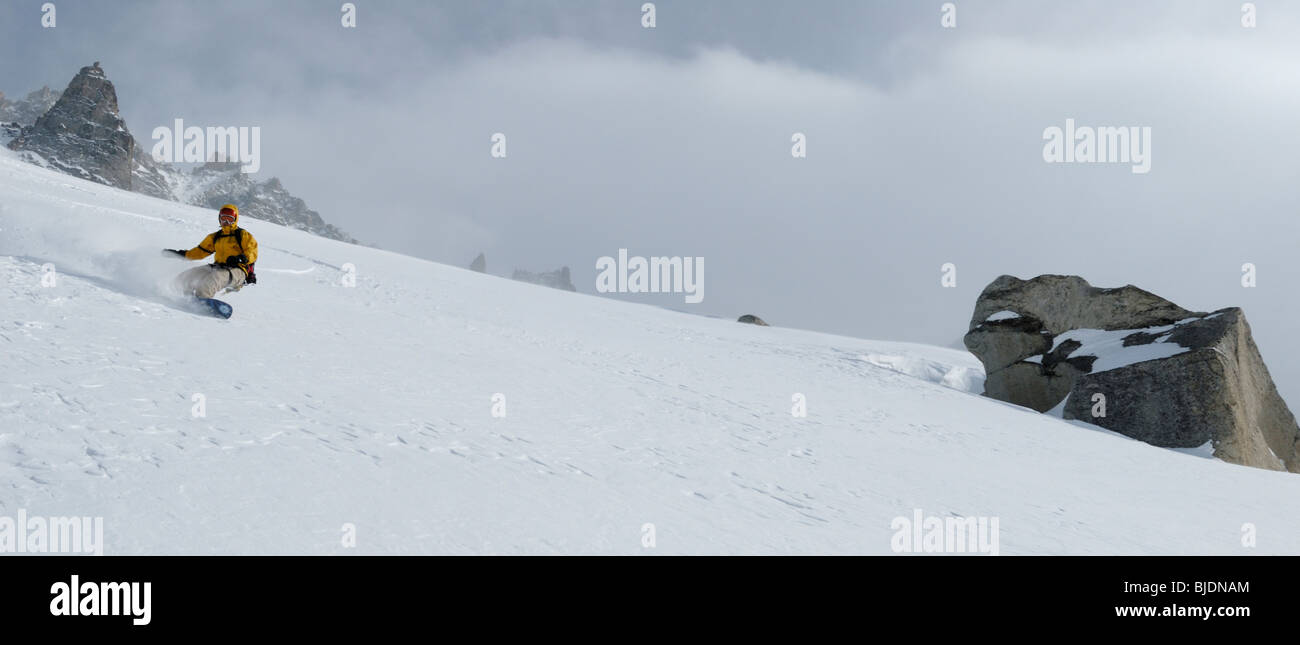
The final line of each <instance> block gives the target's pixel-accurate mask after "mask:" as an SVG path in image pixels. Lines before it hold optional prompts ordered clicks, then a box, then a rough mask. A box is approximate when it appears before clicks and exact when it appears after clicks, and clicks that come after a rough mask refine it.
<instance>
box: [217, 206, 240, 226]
mask: <svg viewBox="0 0 1300 645" xmlns="http://www.w3.org/2000/svg"><path fill="white" fill-rule="evenodd" d="M236 217H237V216H236V215H235V211H232V210H230V209H229V208H223V209H221V212H220V213H218V214H217V221H219V222H221V223H222V224H234V223H235V218H236Z"/></svg>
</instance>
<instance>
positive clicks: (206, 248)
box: [166, 233, 257, 260]
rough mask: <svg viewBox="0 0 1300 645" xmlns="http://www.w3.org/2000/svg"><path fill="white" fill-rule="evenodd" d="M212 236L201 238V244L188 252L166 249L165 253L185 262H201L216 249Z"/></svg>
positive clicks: (254, 248) (255, 250)
mask: <svg viewBox="0 0 1300 645" xmlns="http://www.w3.org/2000/svg"><path fill="white" fill-rule="evenodd" d="M212 235H213V234H211V233H209V234H208V236H207V237H205V238H203V241H202V242H199V245H198V246H196V247H194V248H192V249H190V250H188V251H182V250H180V249H167V250H166V252H168V253H175V254H176V255H179V256H181V257H183V258H185V259H186V260H202V259H203V258H206V257H208V256H209V255H212V252H213V250H214V249H216V245H215V244H214V243H213V241H212ZM253 252H254V253H257V247H253Z"/></svg>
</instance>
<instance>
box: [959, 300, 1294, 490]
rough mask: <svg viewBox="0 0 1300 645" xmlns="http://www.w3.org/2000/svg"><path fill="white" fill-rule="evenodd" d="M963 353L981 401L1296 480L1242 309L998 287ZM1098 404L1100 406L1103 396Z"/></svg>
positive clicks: (1280, 413) (980, 307)
mask: <svg viewBox="0 0 1300 645" xmlns="http://www.w3.org/2000/svg"><path fill="white" fill-rule="evenodd" d="M964 340H965V344H966V347H967V348H968V349H970V351H971V352H972V353H974V354H975V355H976V357H978V358H979V359H980V361H981V362H982V363H984V367H985V371H986V374H987V377H986V381H985V391H984V393H985V395H986V396H989V397H992V398H996V399H999V400H1002V401H1007V402H1010V403H1015V404H1018V405H1023V406H1026V407H1029V408H1032V409H1034V410H1038V411H1040V412H1044V411H1048V410H1053V409H1059V410H1060V413H1061V415H1062V416H1063V417H1064V418H1066V419H1077V420H1080V421H1085V422H1087V423H1091V424H1094V425H1098V426H1101V427H1103V428H1106V429H1109V430H1113V431H1116V432H1119V433H1121V434H1124V435H1127V436H1129V437H1133V438H1135V439H1139V440H1141V441H1145V442H1147V443H1150V444H1153V445H1156V446H1163V447H1172V448H1195V447H1201V446H1205V445H1207V444H1208V445H1209V446H1211V447H1212V448H1213V451H1214V455H1215V456H1216V457H1218V458H1220V459H1223V460H1225V461H1229V462H1232V463H1237V464H1242V465H1246V466H1254V467H1257V468H1268V469H1273V470H1288V471H1291V472H1300V443H1298V442H1300V426H1297V424H1296V420H1295V417H1294V415H1292V414H1291V411H1290V409H1289V408H1288V407H1287V405H1286V402H1285V401H1283V400H1282V397H1281V396H1280V395H1279V394H1278V392H1277V388H1276V387H1275V386H1274V384H1273V381H1272V378H1271V377H1270V376H1269V373H1268V368H1267V367H1266V366H1265V365H1264V360H1263V357H1262V356H1261V355H1260V353H1259V349H1258V347H1256V346H1255V342H1254V340H1253V338H1252V336H1251V332H1250V325H1249V324H1248V323H1247V322H1246V317H1245V315H1244V314H1243V313H1242V311H1241V310H1240V309H1237V308H1227V309H1221V310H1219V311H1216V312H1213V313H1202V312H1193V311H1188V310H1186V309H1183V308H1182V307H1179V306H1178V305H1175V304H1173V303H1172V302H1169V301H1168V300H1165V299H1163V298H1160V297H1159V296H1156V295H1154V294H1152V293H1150V292H1147V291H1143V290H1142V289H1138V288H1137V287H1133V286H1125V287H1121V288H1118V289H1098V288H1096V287H1093V286H1092V285H1089V284H1088V283H1087V281H1085V280H1083V279H1082V278H1079V277H1076V276H1055V275H1048V276H1039V277H1037V278H1034V279H1032V280H1020V279H1018V278H1014V277H1012V276H1002V277H999V278H998V279H997V280H994V281H993V282H992V283H991V284H990V285H989V286H988V287H986V288H985V289H984V292H983V293H982V294H980V297H979V300H978V301H977V302H976V306H975V314H974V316H973V317H972V319H971V323H970V331H969V332H968V333H967V334H966V337H965V339H964ZM1098 395H1100V396H1098Z"/></svg>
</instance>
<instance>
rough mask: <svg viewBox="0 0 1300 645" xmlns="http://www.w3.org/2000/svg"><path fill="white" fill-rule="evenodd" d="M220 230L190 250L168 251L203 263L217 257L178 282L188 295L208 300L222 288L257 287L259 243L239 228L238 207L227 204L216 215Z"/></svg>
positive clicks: (181, 275)
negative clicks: (256, 269)
mask: <svg viewBox="0 0 1300 645" xmlns="http://www.w3.org/2000/svg"><path fill="white" fill-rule="evenodd" d="M217 221H218V222H219V223H220V224H221V230H220V231H217V232H215V233H211V234H209V235H208V236H207V237H205V238H203V241H202V242H199V245H198V246H196V247H194V248H192V249H190V250H188V251H182V250H179V249H165V250H164V253H174V254H176V255H179V256H181V257H183V258H185V259H187V260H202V259H203V258H206V257H208V256H209V255H214V254H215V257H214V258H213V259H214V260H215V261H214V262H213V263H212V264H208V265H204V266H201V267H195V268H193V269H190V270H189V271H186V272H184V273H182V274H180V275H179V276H176V280H177V281H178V282H179V283H180V284H181V288H182V290H183V291H184V292H185V294H187V295H192V296H194V297H196V298H199V299H208V298H212V297H213V296H215V295H217V294H218V293H220V292H221V291H222V290H223V289H225V290H230V291H235V290H238V289H240V288H241V287H243V286H244V285H246V284H257V274H256V273H254V272H253V264H254V263H255V262H257V240H256V239H255V238H254V237H253V234H252V233H249V232H248V231H245V230H244V229H242V228H239V226H238V222H239V208H237V207H236V206H235V205H234V204H226V205H225V206H222V207H221V210H220V211H219V212H218V213H217Z"/></svg>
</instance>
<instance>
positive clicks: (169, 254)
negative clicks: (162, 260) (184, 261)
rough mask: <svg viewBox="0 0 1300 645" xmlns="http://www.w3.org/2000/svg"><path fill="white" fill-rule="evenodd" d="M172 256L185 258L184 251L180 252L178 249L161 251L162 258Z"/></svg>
mask: <svg viewBox="0 0 1300 645" xmlns="http://www.w3.org/2000/svg"><path fill="white" fill-rule="evenodd" d="M172 254H176V255H179V256H181V257H185V251H181V250H179V249H163V256H164V257H171V256H172Z"/></svg>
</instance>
